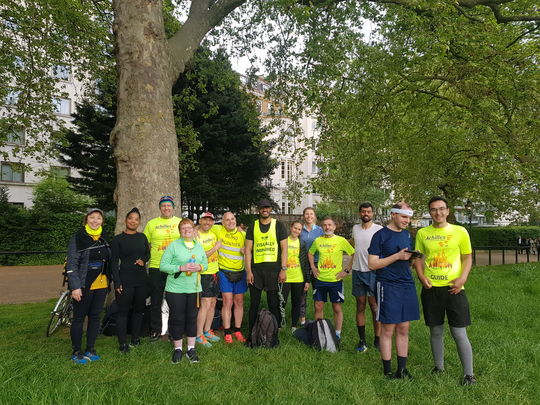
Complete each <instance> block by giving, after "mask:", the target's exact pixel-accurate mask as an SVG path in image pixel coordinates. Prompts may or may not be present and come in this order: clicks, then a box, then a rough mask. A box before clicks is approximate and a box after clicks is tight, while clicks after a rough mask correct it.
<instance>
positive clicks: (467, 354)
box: [414, 197, 476, 385]
mask: <svg viewBox="0 0 540 405" xmlns="http://www.w3.org/2000/svg"><path fill="white" fill-rule="evenodd" d="M428 207H429V214H430V215H431V218H432V219H433V224H431V225H430V226H428V227H426V228H422V229H420V230H419V231H418V234H417V235H416V250H418V251H420V252H421V253H422V254H424V257H423V259H420V260H416V261H415V262H414V267H415V269H416V273H417V274H418V278H419V280H420V282H421V283H422V286H423V288H422V295H421V297H422V306H423V310H424V320H425V322H426V325H427V326H429V328H430V335H431V352H432V354H433V361H434V363H435V367H434V368H433V370H432V372H433V373H434V374H439V373H442V372H443V371H444V341H443V336H444V317H445V314H446V316H447V317H448V324H449V325H450V332H451V334H452V337H453V338H454V341H455V342H456V346H457V350H458V354H459V358H460V360H461V365H462V367H463V374H464V377H463V380H462V384H463V385H472V384H475V383H476V378H475V377H474V373H473V355H472V348H471V343H470V342H469V338H468V337H467V326H469V325H470V324H471V317H470V313H469V302H468V300H467V296H466V295H465V290H464V285H465V283H466V282H467V277H468V276H469V273H470V271H471V267H472V256H471V253H472V248H471V241H470V238H469V234H468V233H467V230H466V229H465V228H464V227H462V226H458V225H453V224H449V223H448V222H447V218H448V215H449V214H450V209H449V208H448V202H447V201H446V200H445V199H444V198H442V197H433V198H431V199H430V200H429V203H428Z"/></svg>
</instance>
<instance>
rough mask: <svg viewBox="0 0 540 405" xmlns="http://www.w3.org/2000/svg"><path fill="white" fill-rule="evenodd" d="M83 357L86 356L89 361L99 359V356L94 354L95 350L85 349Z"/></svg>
mask: <svg viewBox="0 0 540 405" xmlns="http://www.w3.org/2000/svg"><path fill="white" fill-rule="evenodd" d="M84 357H86V358H87V359H88V360H90V361H98V360H99V359H101V357H100V356H98V355H97V354H96V351H95V350H87V351H86V352H85V353H84Z"/></svg>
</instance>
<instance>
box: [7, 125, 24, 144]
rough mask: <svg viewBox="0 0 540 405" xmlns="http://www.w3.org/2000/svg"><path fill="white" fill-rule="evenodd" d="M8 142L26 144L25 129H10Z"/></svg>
mask: <svg viewBox="0 0 540 405" xmlns="http://www.w3.org/2000/svg"><path fill="white" fill-rule="evenodd" d="M6 143H10V144H13V145H24V129H12V130H10V131H8V133H7V138H6Z"/></svg>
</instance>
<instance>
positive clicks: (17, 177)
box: [0, 162, 24, 183]
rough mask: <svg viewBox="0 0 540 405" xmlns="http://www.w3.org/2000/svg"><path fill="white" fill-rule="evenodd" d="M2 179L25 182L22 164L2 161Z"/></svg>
mask: <svg viewBox="0 0 540 405" xmlns="http://www.w3.org/2000/svg"><path fill="white" fill-rule="evenodd" d="M0 180H2V181H12V182H16V183H23V182H24V170H23V168H22V166H21V165H19V164H16V163H7V162H6V163H2V172H1V174H0Z"/></svg>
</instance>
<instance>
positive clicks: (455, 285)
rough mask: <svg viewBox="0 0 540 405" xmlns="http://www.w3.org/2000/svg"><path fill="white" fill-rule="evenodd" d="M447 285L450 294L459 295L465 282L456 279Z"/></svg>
mask: <svg viewBox="0 0 540 405" xmlns="http://www.w3.org/2000/svg"><path fill="white" fill-rule="evenodd" d="M448 285H449V286H450V294H459V293H460V292H461V290H462V288H463V286H464V285H465V280H463V279H462V278H461V277H458V278H456V279H455V280H452V281H450V283H448Z"/></svg>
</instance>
